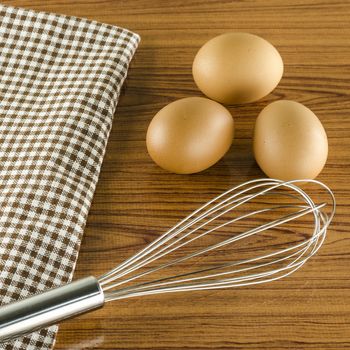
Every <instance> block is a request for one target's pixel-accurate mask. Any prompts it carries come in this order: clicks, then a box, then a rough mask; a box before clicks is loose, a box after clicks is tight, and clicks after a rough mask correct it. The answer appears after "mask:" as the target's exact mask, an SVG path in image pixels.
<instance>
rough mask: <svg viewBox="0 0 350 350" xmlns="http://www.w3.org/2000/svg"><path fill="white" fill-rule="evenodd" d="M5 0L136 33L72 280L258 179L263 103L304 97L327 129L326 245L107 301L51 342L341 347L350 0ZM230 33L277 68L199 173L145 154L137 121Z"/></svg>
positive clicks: (180, 91)
mask: <svg viewBox="0 0 350 350" xmlns="http://www.w3.org/2000/svg"><path fill="white" fill-rule="evenodd" d="M3 2H4V3H7V4H11V5H16V6H24V7H30V8H33V9H37V10H45V11H53V12H58V13H64V14H70V15H77V16H81V17H87V18H90V19H95V20H97V21H101V22H106V23H111V24H116V25H119V26H123V27H126V28H129V29H131V30H133V31H135V32H137V33H139V34H140V35H141V37H142V42H141V44H140V47H139V49H138V51H137V53H136V56H135V58H134V60H133V62H132V65H131V68H130V71H129V76H128V79H127V82H126V84H125V91H124V93H123V95H122V97H121V99H120V103H119V106H118V108H117V112H116V118H115V122H114V125H113V130H112V133H111V135H110V140H109V144H108V148H107V153H106V156H105V160H104V164H103V169H102V172H101V176H100V181H99V184H98V187H97V190H96V195H95V198H94V201H93V205H92V208H91V211H90V216H89V220H88V224H87V227H86V233H85V237H84V241H83V244H82V246H81V252H80V257H79V261H78V265H77V269H76V277H80V276H85V275H91V274H93V275H99V274H100V273H102V272H104V271H106V270H107V269H109V268H111V267H112V266H114V265H115V264H117V263H118V262H121V261H123V259H125V258H126V257H128V256H129V255H130V254H131V253H133V252H135V251H136V250H138V249H140V248H141V247H143V246H144V245H145V244H146V243H148V242H150V241H151V240H153V239H154V238H155V237H157V236H158V235H159V234H160V233H161V232H162V231H163V230H165V229H166V228H168V227H170V226H171V225H173V224H174V223H175V222H176V221H177V220H178V219H180V218H182V217H183V216H184V214H186V213H189V212H190V211H191V210H193V209H195V208H196V207H197V206H198V205H199V203H202V202H204V201H206V200H208V199H210V198H211V197H212V196H213V195H214V194H217V193H219V192H220V191H222V190H224V189H227V188H229V187H230V186H232V185H235V184H238V183H239V182H242V181H244V180H247V179H252V178H256V177H261V176H263V174H262V172H261V171H260V170H259V168H258V167H257V165H256V163H255V161H254V159H253V155H252V152H251V135H252V128H253V125H254V119H255V117H256V116H257V114H258V113H259V111H260V110H261V109H262V108H263V107H264V106H265V105H266V104H267V103H269V102H271V101H274V100H277V99H281V98H285V99H292V100H296V101H299V102H301V103H304V104H305V105H306V106H308V107H309V108H311V109H312V110H313V111H314V112H315V113H316V114H317V115H318V117H319V118H320V120H321V121H322V123H323V124H324V126H325V129H326V131H327V133H328V136H329V146H330V152H329V159H328V162H327V165H326V167H325V169H324V171H323V172H322V174H321V175H320V176H319V179H320V180H322V181H324V182H326V183H327V184H328V185H329V186H331V187H332V188H333V190H334V192H335V195H336V198H337V201H338V209H337V215H336V217H335V220H334V222H333V224H332V227H331V228H330V229H329V234H328V237H327V240H326V242H325V244H324V247H322V249H321V250H320V252H319V253H318V254H317V256H315V257H314V258H313V259H312V260H311V261H310V262H309V263H308V264H307V265H305V266H304V267H303V268H302V269H301V270H299V271H298V272H296V273H295V274H294V275H292V276H290V277H289V278H287V279H284V280H283V281H282V280H281V281H278V282H273V283H270V284H266V285H264V286H259V287H251V288H243V289H235V290H223V291H211V292H195V293H184V294H172V295H171V294H168V295H161V296H153V297H144V298H139V299H131V300H125V301H119V302H116V303H110V304H108V305H107V306H106V307H105V308H104V309H103V310H100V311H98V312H96V313H93V314H89V315H85V316H83V317H81V318H79V319H76V320H71V321H68V322H66V323H64V324H62V326H61V328H60V332H59V335H58V339H57V343H56V349H91V348H94V349H166V348H169V349H185V348H186V349H208V348H211V349H269V350H270V349H317V350H321V349H335V350H339V349H349V348H350V278H349V277H350V273H349V271H350V251H349V250H350V249H349V247H350V240H349V216H350V210H349V206H350V187H349V184H350V177H349V173H350V3H349V1H346V0H342V1H329V0H328V1H326V0H303V1H302V0H298V1H283V0H271V1H265V2H263V1H258V0H255V1H254V0H250V1H249V0H246V1H176V0H174V1H146V0H138V1H121V0H120V1H107V0H105V1H104V0H100V1H94V0H76V1H60V0H47V1H41V0H22V1H20V0H7V1H3ZM227 31H247V32H252V33H255V34H258V35H261V36H262V37H264V38H266V39H267V40H269V41H270V42H271V43H273V44H274V45H275V46H276V47H277V48H278V50H279V51H280V53H281V55H282V57H283V60H284V63H285V73H284V76H283V79H282V81H281V83H280V84H279V86H278V87H277V89H276V90H275V91H274V92H273V93H272V94H270V95H269V96H267V97H266V98H264V99H263V100H262V101H259V102H258V103H254V104H250V105H246V106H232V107H230V108H229V109H230V111H231V112H232V115H233V116H234V119H235V123H236V138H235V141H234V143H233V146H232V148H231V150H230V151H229V152H228V153H227V154H226V156H225V157H224V158H223V159H222V160H221V161H220V162H219V163H218V164H216V165H215V166H213V167H212V168H210V169H208V170H207V171H204V172H202V173H200V174H196V175H190V176H180V175H174V174H169V173H167V172H165V171H163V170H162V169H160V168H158V167H157V166H156V165H155V164H154V163H153V162H152V161H151V159H150V158H149V156H148V155H147V151H146V146H145V134H146V130H147V126H148V123H149V122H150V120H151V118H152V117H153V115H154V114H155V113H156V112H157V111H158V110H159V109H160V108H161V107H163V106H164V105H165V104H167V103H169V102H171V101H173V100H175V99H177V98H181V97H186V96H193V95H201V93H200V92H199V91H198V90H197V89H196V86H195V84H194V82H193V79H192V76H191V64H192V60H193V58H194V55H195V53H196V51H197V50H198V48H199V47H200V46H201V45H202V44H203V43H204V42H205V41H206V40H208V39H209V38H211V37H213V36H215V35H217V34H220V33H224V32H227Z"/></svg>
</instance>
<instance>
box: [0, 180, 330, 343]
mask: <svg viewBox="0 0 350 350" xmlns="http://www.w3.org/2000/svg"><path fill="white" fill-rule="evenodd" d="M296 183H302V187H304V186H306V185H308V186H309V185H310V184H313V185H317V194H318V195H321V193H322V195H323V194H326V195H327V201H325V202H320V203H318V202H315V201H314V200H313V199H312V198H311V196H310V195H309V194H307V193H306V192H305V191H304V190H303V189H302V188H300V187H298V186H297V185H296ZM310 186H311V185H310ZM323 192H324V193H323ZM326 208H329V209H327V210H326ZM334 212H335V199H334V195H333V193H332V191H331V190H330V189H329V188H328V187H327V186H326V185H324V184H323V183H321V182H319V181H316V180H295V181H289V182H283V181H280V180H275V179H257V180H252V181H248V182H245V183H243V184H241V185H238V186H236V187H234V188H232V189H230V190H228V191H226V192H225V193H223V194H221V195H219V196H218V197H216V198H214V199H212V200H211V201H209V202H208V203H206V204H205V205H203V206H202V207H200V208H199V209H197V210H196V211H194V212H193V213H192V214H190V215H189V216H187V217H186V218H185V219H183V220H182V221H180V222H179V223H178V224H176V225H175V226H174V227H173V228H171V229H170V230H169V231H167V232H165V233H164V234H162V235H161V236H160V237H159V238H157V239H156V240H154V241H153V242H152V243H151V244H149V245H148V246H147V247H145V248H144V249H142V250H141V251H139V252H138V253H136V254H135V255H134V256H132V257H130V258H129V259H127V260H126V261H124V262H122V263H121V264H120V265H118V266H116V267H115V268H113V269H112V270H110V271H109V272H107V273H105V274H104V275H102V276H100V277H99V278H95V277H87V278H83V279H80V280H77V281H75V282H72V283H70V284H67V285H65V286H63V287H58V288H56V289H52V290H49V291H47V292H44V293H42V294H38V295H36V296H33V297H30V298H27V299H23V300H21V301H18V302H15V303H12V304H9V305H5V306H3V307H2V308H0V341H2V342H3V341H7V340H11V339H14V338H16V337H19V336H21V335H24V334H27V333H30V332H32V331H34V330H37V329H40V328H43V327H46V326H49V325H52V324H54V323H57V322H59V321H62V320H64V319H67V318H71V317H75V316H77V315H79V314H82V313H85V312H87V311H91V310H93V309H97V308H100V307H102V306H103V305H104V303H105V302H109V301H112V300H120V299H125V298H131V297H139V296H146V295H153V294H159V293H170V292H182V291H198V290H205V289H219V288H228V287H242V286H250V285H256V284H260V283H265V282H270V281H274V280H278V279H280V278H282V277H285V276H287V275H289V274H291V273H292V272H294V271H296V270H297V269H299V268H300V267H301V266H302V265H304V264H305V262H306V261H307V260H308V259H309V258H311V257H312V256H313V255H314V254H315V253H316V252H317V251H318V249H319V248H320V247H321V245H322V243H323V241H324V239H325V236H326V230H327V227H328V225H329V223H330V222H331V220H332V218H333V215H334ZM306 216H308V217H310V216H311V219H310V220H311V221H305V217H306ZM298 220H299V221H300V223H299V225H300V226H302V229H301V230H300V229H299V231H297V230H295V228H294V226H293V225H295V222H296V221H298ZM310 223H311V224H310ZM286 225H287V227H286ZM288 225H289V226H288ZM275 236H277V237H278V239H281V238H283V239H287V242H279V240H277V242H276V239H275V238H274V237H275ZM291 236H292V237H293V239H291V238H290V237H291ZM234 247H235V249H236V251H235V249H234ZM214 253H216V254H214ZM194 266H197V268H194ZM186 269H187V270H188V269H190V270H189V271H186ZM179 271H181V273H179Z"/></svg>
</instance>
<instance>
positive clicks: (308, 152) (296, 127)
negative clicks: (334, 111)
mask: <svg viewBox="0 0 350 350" xmlns="http://www.w3.org/2000/svg"><path fill="white" fill-rule="evenodd" d="M254 155H255V159H256V161H257V163H258V164H259V166H260V168H261V169H262V170H263V172H264V173H265V174H266V175H268V176H269V177H271V178H277V179H281V180H285V181H289V180H295V179H314V178H315V177H316V176H317V175H318V174H319V173H320V172H321V170H322V169H323V167H324V165H325V163H326V161H327V156H328V141H327V134H326V132H325V130H324V128H323V126H322V124H321V122H320V120H319V119H318V118H317V117H316V115H315V114H314V113H313V112H312V111H311V110H310V109H308V108H307V107H305V106H304V105H302V104H301V103H298V102H295V101H289V100H280V101H276V102H273V103H271V104H269V105H268V106H266V107H265V108H264V109H263V110H262V111H261V113H260V114H259V116H258V118H257V120H256V123H255V129H254Z"/></svg>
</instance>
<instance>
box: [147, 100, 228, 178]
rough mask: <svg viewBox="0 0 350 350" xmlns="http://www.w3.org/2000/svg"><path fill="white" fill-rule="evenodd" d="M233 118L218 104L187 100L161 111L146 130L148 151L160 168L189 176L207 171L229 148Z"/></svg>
mask: <svg viewBox="0 0 350 350" xmlns="http://www.w3.org/2000/svg"><path fill="white" fill-rule="evenodd" d="M233 131H234V127H233V118H232V116H231V114H230V112H229V111H228V110H227V109H226V108H225V107H223V106H222V105H220V104H219V103H217V102H214V101H211V100H209V99H207V98H203V97H188V98H183V99H180V100H177V101H175V102H172V103H170V104H168V105H167V106H165V107H164V108H162V109H161V110H160V111H159V112H158V113H157V114H156V115H155V116H154V118H153V119H152V121H151V123H150V125H149V127H148V130H147V137H146V143H147V149H148V153H149V155H150V156H151V158H152V159H153V160H154V161H155V163H157V164H158V165H159V166H160V167H162V168H163V169H166V170H168V171H171V172H174V173H178V174H191V173H196V172H199V171H202V170H204V169H207V168H209V167H210V166H212V165H213V164H214V163H216V162H217V161H218V160H219V159H220V158H221V157H222V156H223V155H224V154H225V153H226V152H227V150H228V149H229V148H230V146H231V143H232V141H233Z"/></svg>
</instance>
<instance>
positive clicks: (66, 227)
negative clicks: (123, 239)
mask: <svg viewBox="0 0 350 350" xmlns="http://www.w3.org/2000/svg"><path fill="white" fill-rule="evenodd" d="M138 42H139V36H138V35H137V34H134V33H132V32H130V31H128V30H126V29H122V28H119V27H116V26H112V25H107V24H102V23H98V22H94V21H89V20H86V19H82V18H76V17H71V16H64V15H56V14H50V13H44V12H35V11H32V10H26V9H20V8H13V7H9V6H3V5H0V211H1V212H0V303H1V304H7V303H9V302H11V301H14V300H17V299H22V298H25V297H28V296H29V295H31V294H35V293H38V292H40V291H43V290H45V289H48V288H53V287H56V286H59V285H62V284H64V283H67V282H69V281H70V280H71V278H72V275H73V271H74V267H75V263H76V260H77V257H78V252H79V246H80V241H81V238H82V235H83V230H84V226H85V223H86V219H87V215H88V211H89V208H90V204H91V201H92V197H93V194H94V190H95V186H96V183H97V180H98V176H99V171H100V167H101V163H102V159H103V156H104V152H105V147H106V142H107V139H108V135H109V132H110V129H111V125H112V119H113V115H114V112H115V108H116V105H117V101H118V97H119V93H120V89H121V86H122V83H123V81H124V79H125V77H126V74H127V69H128V66H129V62H130V60H131V58H132V56H133V54H134V52H135V50H136V48H137V45H138ZM56 332H57V326H53V327H50V328H49V329H45V330H41V331H38V332H35V333H33V334H32V335H30V336H26V337H22V338H19V339H17V340H15V341H13V342H11V343H7V344H1V345H0V349H6V350H9V349H50V348H52V346H53V344H54V339H55V334H56Z"/></svg>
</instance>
